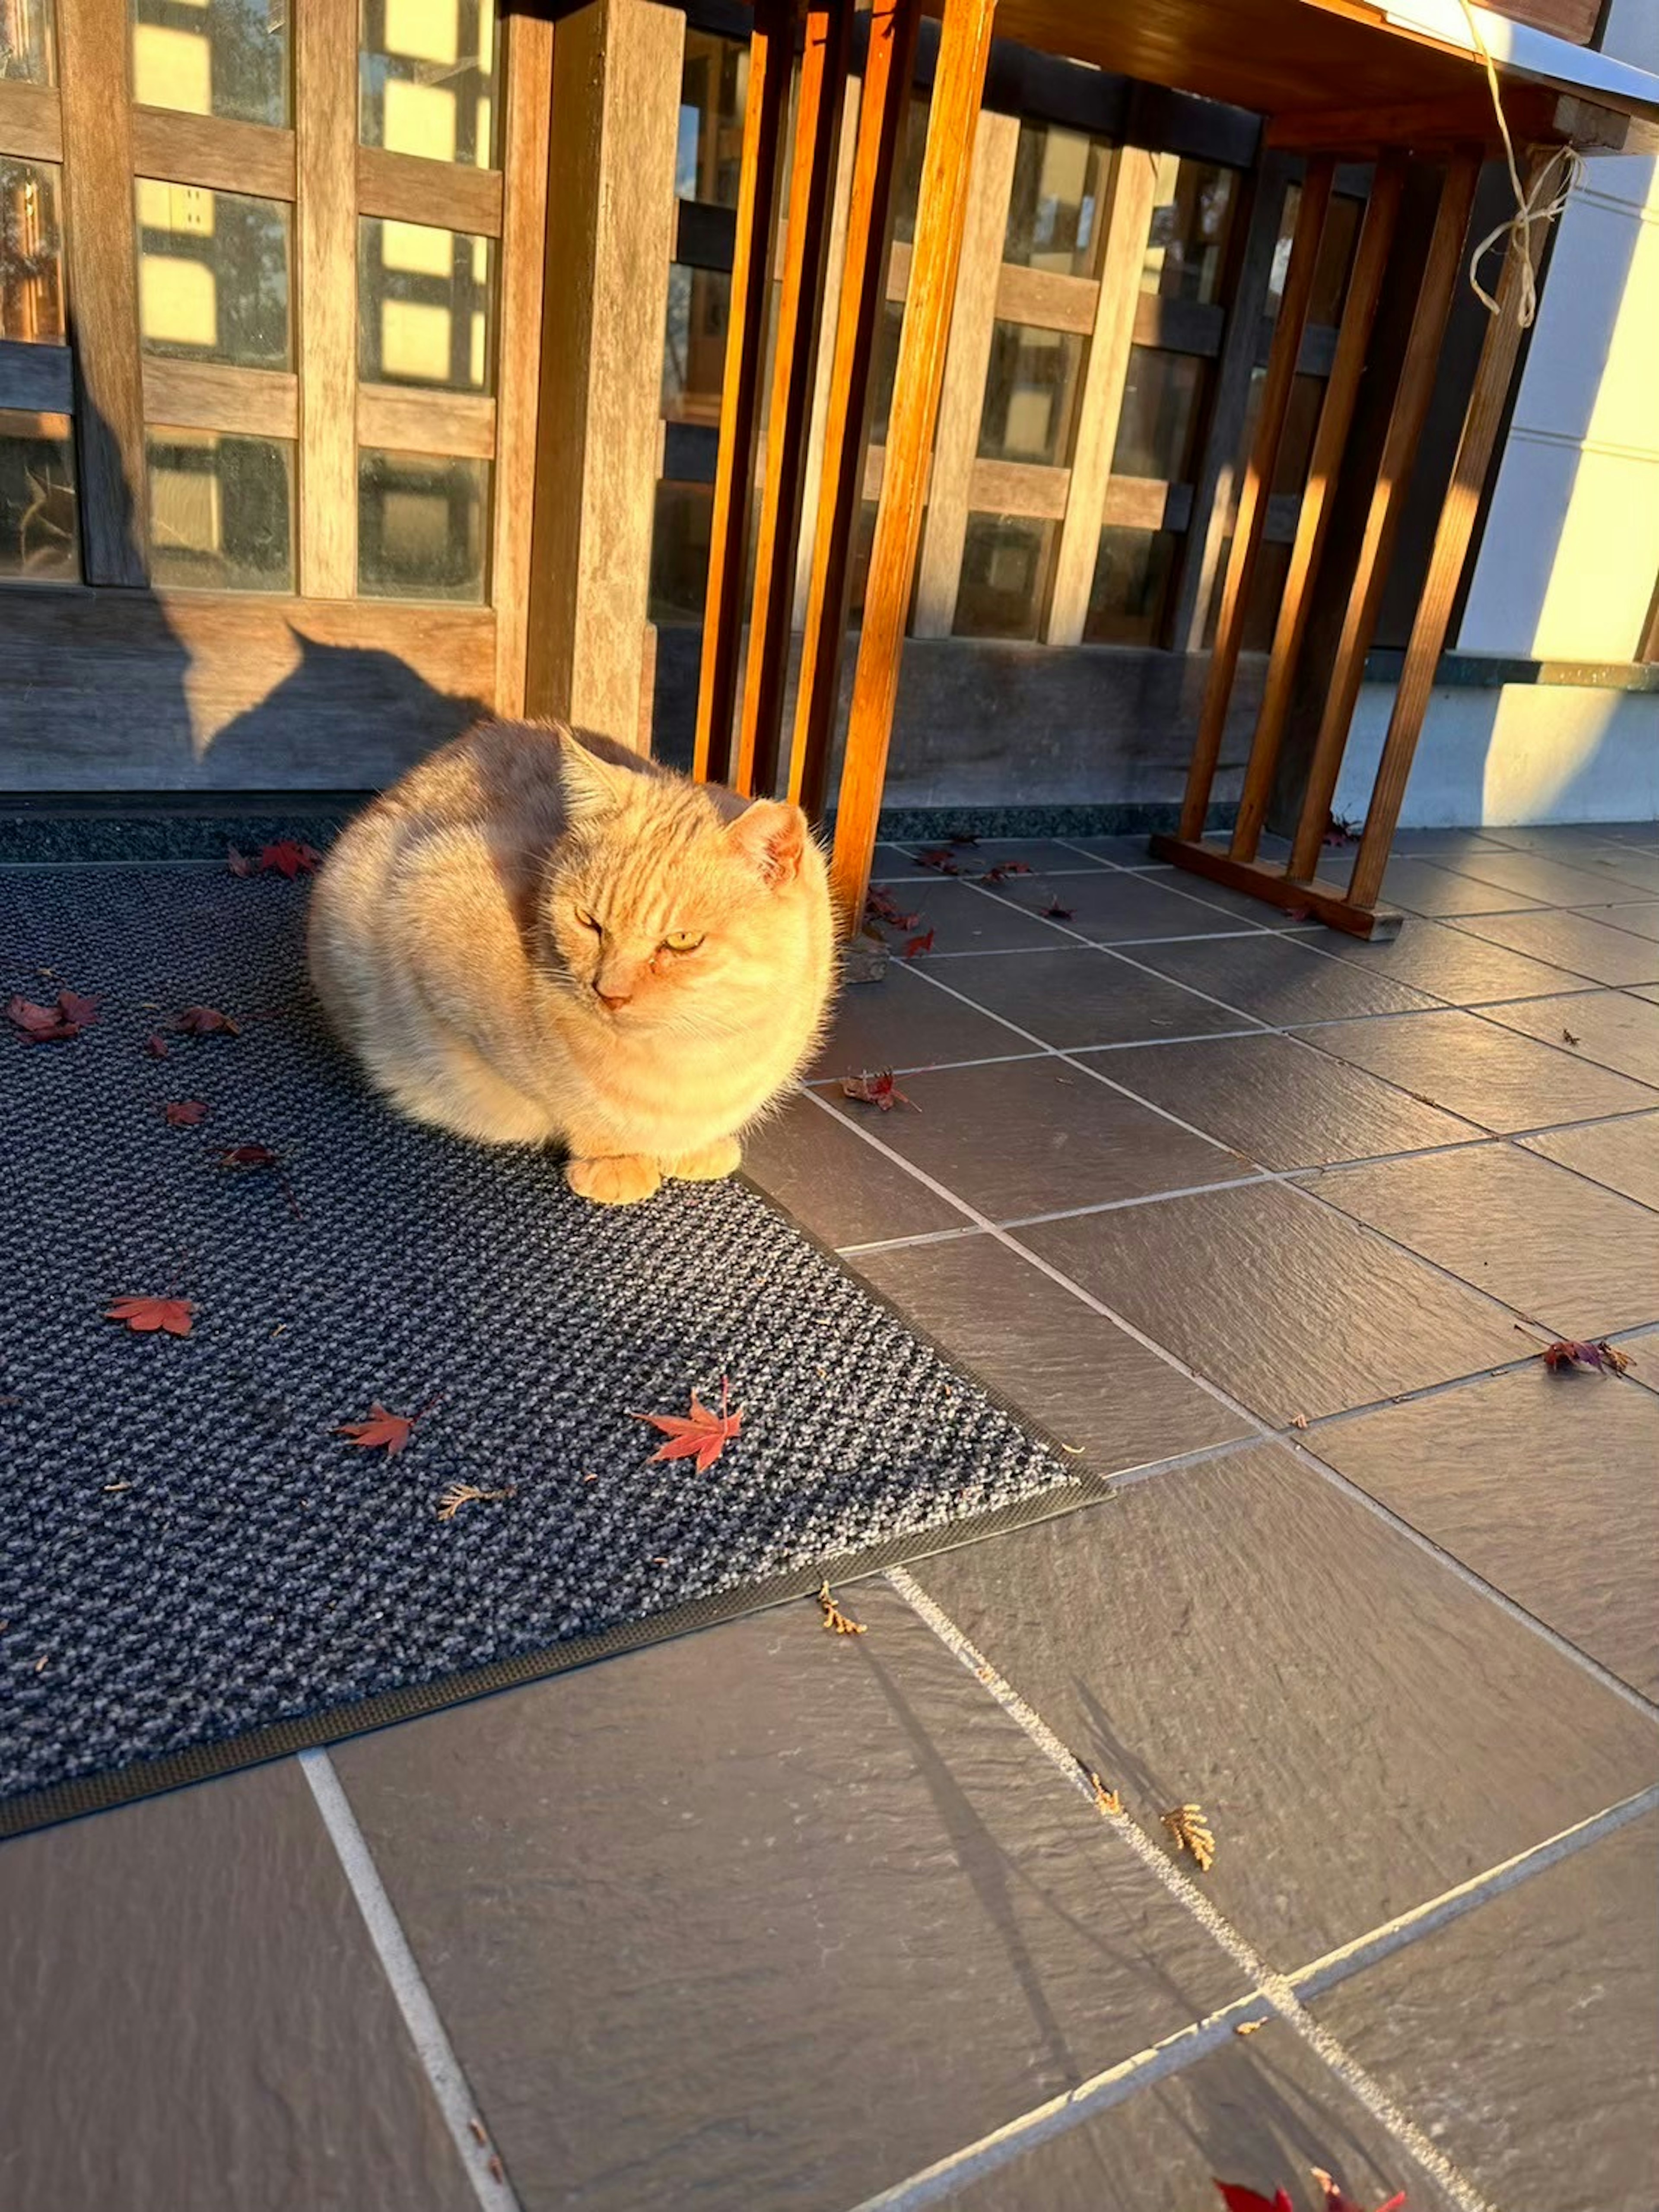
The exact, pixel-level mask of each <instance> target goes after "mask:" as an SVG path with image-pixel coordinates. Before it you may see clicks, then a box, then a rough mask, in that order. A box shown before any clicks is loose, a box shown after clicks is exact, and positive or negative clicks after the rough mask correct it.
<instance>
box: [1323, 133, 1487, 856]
mask: <svg viewBox="0 0 1659 2212" xmlns="http://www.w3.org/2000/svg"><path fill="white" fill-rule="evenodd" d="M1479 180H1480V155H1479V154H1478V153H1475V152H1466V153H1460V154H1457V155H1454V156H1453V158H1452V161H1451V163H1450V166H1449V167H1448V169H1447V171H1446V174H1445V178H1444V180H1443V183H1442V185H1441V188H1440V204H1439V208H1438V210H1437V212H1436V215H1435V219H1434V235H1433V236H1432V237H1431V240H1429V251H1428V257H1427V258H1426V260H1425V263H1424V266H1423V280H1422V283H1420V285H1419V288H1418V294H1417V306H1416V308H1415V310H1414V312H1413V315H1412V326H1411V331H1410V334H1409V335H1408V337H1407V340H1406V357H1405V360H1404V362H1402V364H1401V371H1400V382H1399V386H1398V387H1397V388H1396V390H1395V396H1394V406H1393V408H1392V410H1390V412H1389V428H1388V432H1387V435H1385V437H1384V439H1383V458H1382V459H1381V461H1380V462H1379V463H1378V465H1377V472H1376V486H1375V488H1374V489H1373V491H1372V493H1371V502H1370V511H1369V513H1367V515H1366V517H1365V529H1364V537H1363V538H1362V539H1361V541H1360V547H1359V560H1358V565H1357V567H1356V568H1355V570H1354V576H1353V582H1352V586H1351V587H1350V590H1349V593H1348V600H1347V607H1346V612H1345V614H1344V617H1343V622H1342V635H1341V638H1340V642H1339V643H1338V646H1337V649H1336V659H1335V662H1334V665H1333V667H1332V670H1331V684H1330V691H1329V695H1328V697H1327V699H1326V702H1325V708H1324V712H1323V714H1322V715H1321V717H1320V722H1319V732H1318V735H1317V736H1316V738H1315V739H1314V749H1313V757H1312V759H1311V760H1310V763H1309V764H1308V787H1307V791H1306V793H1304V798H1303V801H1302V815H1301V819H1300V820H1299V821H1298V823H1297V829H1296V836H1294V838H1293V839H1292V840H1291V857H1290V861H1289V863H1288V866H1287V869H1286V872H1287V873H1288V874H1289V875H1290V876H1291V878H1292V879H1293V880H1295V881H1296V882H1298V883H1305V882H1306V881H1307V880H1308V879H1309V878H1310V877H1311V876H1312V874H1313V872H1314V871H1315V870H1316V868H1317V866H1319V855H1320V852H1321V849H1322V845H1323V842H1324V837H1325V830H1326V828H1327V825H1328V823H1329V821H1330V815H1331V800H1332V799H1333V798H1334V796H1335V793H1336V781H1337V777H1338V776H1339V775H1340V773H1341V769H1342V756H1343V753H1344V751H1345V750H1346V747H1347V742H1348V725H1349V724H1350V722H1351V721H1352V720H1353V710H1354V707H1355V705H1356V703H1357V702H1358V697H1359V686H1360V684H1361V682H1362V681H1363V679H1364V671H1365V654H1366V653H1367V651H1368V650H1369V648H1370V641H1371V635H1372V632H1373V631H1374V630H1375V629H1376V614H1377V609H1378V607H1379V605H1381V603H1382V598H1383V584H1384V582H1385V580H1387V576H1388V572H1389V558H1390V556H1392V554H1393V551H1394V541H1395V536H1396V535H1397V533H1398V531H1399V527H1400V516H1401V509H1402V508H1403V507H1404V506H1405V501H1406V490H1407V486H1408V484H1409V483H1410V482H1411V471H1412V463H1413V459H1414V458H1415V456H1416V453H1417V447H1418V443H1419V440H1420V439H1421V437H1422V435H1423V425H1424V422H1425V421H1426V419H1427V416H1428V411H1429V402H1430V400H1431V398H1432V397H1433V395H1434V380H1435V376H1436V374H1437V371H1438V369H1439V367H1440V345H1441V341H1442V339H1443V337H1445V334H1446V319H1447V317H1448V316H1449V313H1451V303H1452V295H1453V292H1454V291H1455V288H1456V286H1457V283H1458V280H1459V278H1460V277H1461V276H1462V269H1463V240H1464V236H1465V234H1466V233H1467V231H1468V227H1469V213H1470V210H1471V209H1472V208H1473V207H1474V188H1475V185H1476V184H1477V183H1478V182H1479Z"/></svg>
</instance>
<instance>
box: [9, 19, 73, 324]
mask: <svg viewBox="0 0 1659 2212" xmlns="http://www.w3.org/2000/svg"><path fill="white" fill-rule="evenodd" d="M4 4H5V0H0V7H3V6H4ZM0 338H23V339H28V340H33V342H34V343H36V344H38V345H62V344H63V343H64V236H63V232H62V230H61V229H60V228H59V227H58V170H57V169H56V168H54V167H52V166H51V165H50V164H49V163H47V162H45V161H20V160H18V159H16V158H15V156H13V155H9V154H7V155H0Z"/></svg>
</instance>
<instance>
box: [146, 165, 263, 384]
mask: <svg viewBox="0 0 1659 2212" xmlns="http://www.w3.org/2000/svg"><path fill="white" fill-rule="evenodd" d="M137 226H138V334H139V337H140V339H141V341H142V342H143V349H144V351H145V352H146V353H159V354H172V355H176V356H179V358H180V359H182V360H185V361H223V362H236V363H238V364H239V365H240V366H241V367H243V368H291V367H292V365H293V355H292V353H291V351H290V349H289V314H288V301H289V281H288V268H289V260H288V229H289V210H287V208H285V207H283V206H282V205H280V204H278V203H277V202H276V200H254V199H246V198H244V197H243V196H242V195H241V193H240V192H213V191H208V189H207V188H206V186H205V185H163V184H157V183H156V182H155V180H154V179H151V178H149V177H141V178H140V179H138V185H137Z"/></svg>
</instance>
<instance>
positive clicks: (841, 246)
mask: <svg viewBox="0 0 1659 2212" xmlns="http://www.w3.org/2000/svg"><path fill="white" fill-rule="evenodd" d="M859 103H860V86H859V85H858V84H857V83H856V82H854V81H853V80H851V79H849V80H848V85H847V88H846V90H845V91H844V92H843V93H842V118H841V154H840V157H839V159H838V160H837V161H836V191H835V197H834V200H833V202H832V203H831V205H830V210H829V248H828V251H827V252H826V253H825V256H824V264H823V301H824V312H825V313H826V314H827V313H829V306H830V303H831V302H832V301H839V299H840V298H841V287H842V272H843V271H844V270H845V269H846V266H847V215H848V209H849V207H850V206H851V205H852V200H853V164H854V161H855V160H856V159H857V156H858V143H859ZM835 365H836V349H835V346H834V344H833V343H831V344H828V345H826V344H824V343H822V341H820V343H819V346H818V365H817V375H816V376H815V377H814V379H813V383H812V425H811V430H810V432H809V433H808V435H807V441H806V473H805V478H804V480H803V482H802V485H801V501H800V503H801V512H802V513H803V514H807V515H814V514H816V513H817V511H818V492H819V489H820V488H821V487H822V485H823V441H824V435H825V431H826V428H827V427H828V423H829V409H830V404H831V403H830V397H829V395H830V392H831V390H832V388H833V385H832V379H833V376H834V373H835ZM814 543H815V536H814V532H812V531H811V530H803V531H802V532H801V533H800V538H799V543H798V544H797V545H796V547H795V592H794V603H793V609H792V611H791V614H790V617H789V619H790V623H791V624H792V626H793V628H794V629H797V630H799V629H803V628H804V627H805V622H806V610H807V607H808V605H810V603H811V592H812V547H813V544H814Z"/></svg>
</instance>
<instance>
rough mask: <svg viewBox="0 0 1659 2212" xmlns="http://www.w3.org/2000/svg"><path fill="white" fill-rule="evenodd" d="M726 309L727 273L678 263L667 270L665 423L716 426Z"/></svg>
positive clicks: (729, 299) (729, 288) (729, 292)
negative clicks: (700, 423)
mask: <svg viewBox="0 0 1659 2212" xmlns="http://www.w3.org/2000/svg"><path fill="white" fill-rule="evenodd" d="M731 308H732V279H731V276H730V275H729V274H728V272H727V271H726V270H724V269H688V268H687V267H686V266H685V264H684V263H683V262H679V261H677V262H675V263H674V264H672V265H671V268H670V270H669V271H668V323H667V327H666V330H665V333H664V338H663V354H662V411H663V419H664V420H665V422H713V423H718V422H719V421H720V379H721V376H722V375H723V374H724V373H725V368H726V319H727V317H728V315H729V314H730V313H731Z"/></svg>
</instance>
